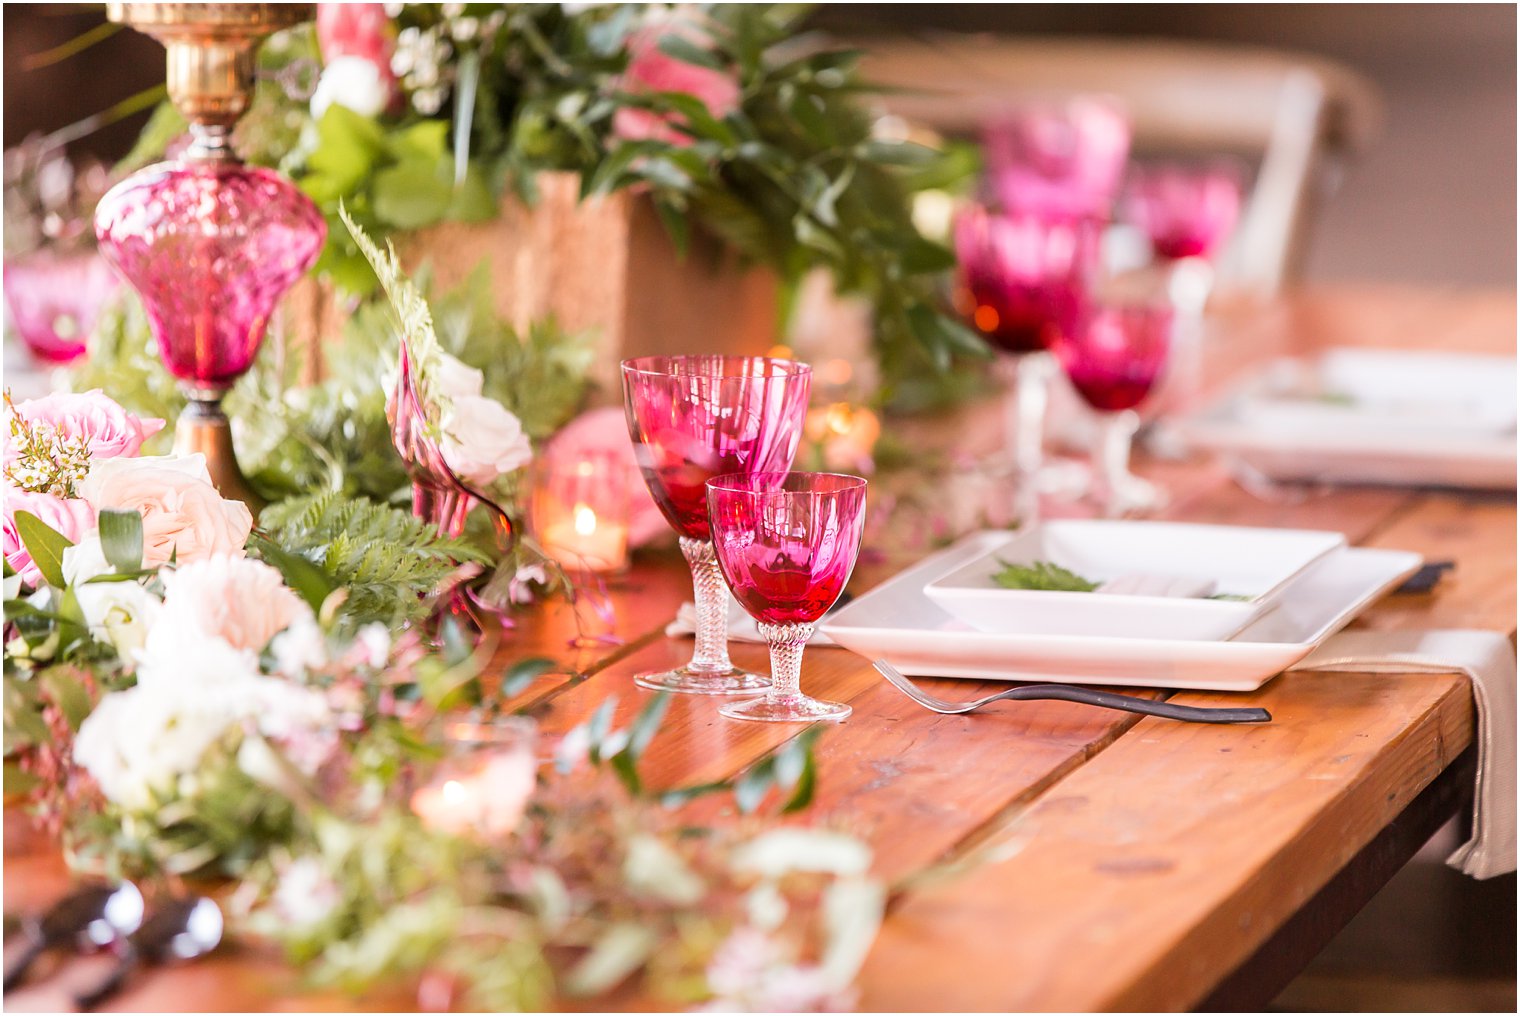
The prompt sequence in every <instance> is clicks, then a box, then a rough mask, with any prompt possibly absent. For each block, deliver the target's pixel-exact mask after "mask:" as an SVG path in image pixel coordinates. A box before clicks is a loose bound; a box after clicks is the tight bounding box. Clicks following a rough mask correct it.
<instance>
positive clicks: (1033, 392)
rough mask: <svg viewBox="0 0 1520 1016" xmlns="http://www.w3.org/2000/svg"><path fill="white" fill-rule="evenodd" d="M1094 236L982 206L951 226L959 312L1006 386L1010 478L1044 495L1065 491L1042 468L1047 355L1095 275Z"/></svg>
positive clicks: (1090, 228) (1080, 227)
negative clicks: (989, 349) (991, 354)
mask: <svg viewBox="0 0 1520 1016" xmlns="http://www.w3.org/2000/svg"><path fill="white" fill-rule="evenodd" d="M1099 238H1100V228H1099V225H1098V223H1097V222H1096V221H1094V220H1091V219H1061V218H1057V219H1051V218H1046V217H1043V216H1040V215H1035V214H1029V213H1009V212H1001V211H995V210H992V209H989V208H987V207H985V206H983V205H970V206H968V207H966V208H965V209H964V210H962V212H961V213H960V215H959V216H958V217H957V219H956V222H955V252H956V258H957V260H958V261H959V262H960V276H961V285H962V304H963V305H964V306H965V307H966V308H967V311H966V313H967V315H968V316H969V317H970V320H971V323H972V325H973V326H974V327H975V328H976V330H977V331H978V332H979V333H980V334H981V335H982V336H983V337H984V338H985V339H986V340H987V341H988V342H989V343H990V344H991V345H992V346H993V347H994V348H995V349H997V350H998V351H999V352H1000V354H1001V356H1000V357H999V364H1000V371H1001V373H1002V374H1003V375H1004V376H1005V378H1006V381H1007V392H1008V394H1007V398H1006V401H1005V407H1006V413H1005V421H1006V424H1005V425H1006V427H1007V444H1008V449H1009V453H1010V455H1011V458H1012V464H1013V470H1014V473H1015V475H1016V476H1018V477H1021V478H1022V479H1024V480H1026V481H1032V486H1033V487H1034V488H1043V489H1045V490H1046V491H1047V492H1055V491H1059V490H1061V489H1063V488H1071V487H1073V486H1075V485H1076V484H1077V483H1079V482H1080V481H1079V480H1078V481H1075V482H1074V481H1073V478H1072V477H1071V475H1070V473H1069V472H1068V473H1067V474H1066V475H1064V476H1063V475H1062V473H1061V472H1060V471H1059V470H1052V469H1051V468H1049V467H1048V466H1047V465H1046V463H1045V457H1044V430H1045V409H1046V402H1047V392H1048V390H1049V384H1050V381H1051V379H1052V378H1053V377H1054V376H1055V373H1056V371H1057V369H1058V368H1057V366H1056V362H1055V360H1054V359H1052V357H1051V355H1050V353H1049V352H1047V350H1049V349H1050V348H1051V347H1052V346H1053V345H1054V344H1055V342H1056V341H1057V340H1058V339H1059V337H1060V335H1061V333H1062V332H1064V331H1066V330H1069V329H1070V328H1071V327H1072V325H1073V323H1074V322H1075V321H1076V319H1077V316H1078V313H1079V312H1080V309H1081V307H1082V305H1083V302H1084V301H1085V300H1086V295H1087V289H1088V285H1089V282H1090V280H1091V278H1092V277H1093V276H1094V275H1095V274H1096V271H1097V268H1098V253H1099Z"/></svg>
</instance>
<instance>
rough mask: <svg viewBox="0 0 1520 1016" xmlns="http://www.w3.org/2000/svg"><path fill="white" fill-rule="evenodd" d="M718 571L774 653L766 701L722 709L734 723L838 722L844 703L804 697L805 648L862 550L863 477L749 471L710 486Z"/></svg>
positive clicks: (846, 713) (844, 712) (719, 479)
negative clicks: (802, 677)
mask: <svg viewBox="0 0 1520 1016" xmlns="http://www.w3.org/2000/svg"><path fill="white" fill-rule="evenodd" d="M707 507H708V516H709V517H710V518H711V520H712V539H713V547H714V548H715V549H716V551H717V554H718V565H719V567H721V568H722V569H723V575H724V577H725V578H727V579H728V584H729V587H730V588H731V589H733V591H734V596H735V597H736V598H737V599H738V600H739V603H740V604H741V605H742V606H743V607H744V609H745V610H747V611H748V612H749V614H750V616H751V617H753V618H754V619H755V620H756V621H757V622H758V623H759V627H760V634H761V636H762V637H764V639H765V641H766V642H767V643H769V644H770V647H771V687H770V690H769V691H767V692H766V693H765V697H764V698H757V699H753V700H751V701H748V702H734V703H730V704H728V705H725V706H722V707H720V708H719V709H718V712H720V713H722V714H723V715H724V716H727V717H729V718H730V719H735V720H768V721H773V722H783V723H811V722H813V721H815V720H842V719H844V718H845V717H847V716H849V715H850V707H849V706H847V705H844V704H843V703H840V702H821V701H819V700H818V699H813V698H809V697H808V696H806V695H804V694H802V690H801V688H800V685H799V682H800V679H801V675H802V651H803V649H804V648H806V646H807V641H808V639H809V638H811V637H812V635H813V625H814V623H815V622H817V621H818V619H819V618H821V617H823V615H824V614H825V613H827V612H828V610H829V608H830V607H832V606H833V605H834V603H835V602H836V601H837V600H838V599H839V594H840V593H842V592H844V587H845V583H847V582H849V581H850V572H852V571H854V569H855V558H856V557H857V556H858V555H859V553H860V536H861V532H862V531H863V530H864V528H865V519H866V481H865V480H862V479H861V478H860V477H858V476H846V475H843V474H840V473H752V474H749V475H743V474H730V475H727V476H719V477H715V478H713V479H711V480H709V481H708V482H707Z"/></svg>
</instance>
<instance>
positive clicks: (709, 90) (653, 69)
mask: <svg viewBox="0 0 1520 1016" xmlns="http://www.w3.org/2000/svg"><path fill="white" fill-rule="evenodd" d="M703 34H704V33H703V32H702V30H701V29H700V28H699V27H698V26H697V25H695V24H693V23H692V22H691V21H689V20H680V19H674V20H666V21H663V22H660V23H657V24H652V25H649V26H648V27H646V28H642V29H640V30H639V31H637V32H634V33H633V34H632V35H631V36H629V38H628V68H627V70H625V71H624V72H623V76H622V78H621V80H620V81H619V82H618V84H619V87H620V88H622V90H623V91H625V92H631V93H633V94H635V95H647V94H649V93H651V92H682V93H684V94H686V95H691V96H694V97H696V98H698V99H700V100H702V104H703V105H704V106H706V107H707V109H708V112H710V113H712V115H713V116H716V117H724V116H727V115H728V114H729V113H732V112H733V111H734V110H735V109H737V108H738V107H739V82H738V80H737V78H735V76H734V75H733V74H730V73H727V72H725V71H718V70H713V69H712V68H710V67H699V66H698V65H696V64H693V63H687V62H686V61H685V60H679V59H677V58H675V57H673V56H671V55H670V54H668V53H665V52H664V51H662V50H661V49H660V40H661V39H663V38H666V37H667V36H676V37H679V38H683V39H686V40H687V41H688V42H692V43H694V44H696V45H698V46H701V45H703V44H704V42H705V41H706V40H705V39H704V38H703ZM684 122H685V118H684V117H682V116H680V115H679V114H665V113H658V112H655V111H654V110H648V109H620V110H618V111H617V113H616V114H614V116H613V118H612V133H613V134H614V135H615V136H617V137H619V138H622V139H624V140H627V141H645V140H655V141H664V142H666V143H667V144H672V145H689V144H691V138H690V137H688V136H687V135H686V134H684V133H682V132H681V131H679V130H677V129H676V128H677V126H679V125H680V124H682V123H684Z"/></svg>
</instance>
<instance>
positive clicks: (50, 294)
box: [5, 248, 121, 364]
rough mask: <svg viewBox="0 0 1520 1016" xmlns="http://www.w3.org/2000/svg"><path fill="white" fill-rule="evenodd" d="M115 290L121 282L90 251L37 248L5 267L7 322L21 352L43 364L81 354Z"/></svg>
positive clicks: (70, 360) (57, 361) (65, 361)
mask: <svg viewBox="0 0 1520 1016" xmlns="http://www.w3.org/2000/svg"><path fill="white" fill-rule="evenodd" d="M120 288H121V279H120V278H118V277H117V275H116V273H115V272H114V271H112V270H111V266H110V265H108V264H107V263H106V262H105V260H104V259H103V258H101V257H100V255H98V254H96V253H95V252H94V251H76V252H74V253H58V252H55V251H52V250H48V249H47V248H43V249H41V250H38V251H35V252H33V253H30V254H25V255H22V256H21V257H18V258H14V259H7V260H6V263H5V305H6V309H7V310H9V311H10V317H11V323H12V324H13V325H14V326H15V328H16V334H17V335H19V336H20V337H21V341H22V342H24V343H26V347H27V348H28V349H30V350H31V351H32V353H33V354H35V355H36V356H37V358H38V359H41V360H44V361H46V362H48V363H60V364H62V363H71V362H73V361H74V360H76V359H78V358H79V357H80V356H82V355H84V352H85V348H86V346H87V343H88V340H89V337H90V335H91V333H92V332H93V331H94V330H95V322H96V320H97V319H98V318H99V316H100V312H101V310H102V308H104V306H105V304H106V303H107V302H108V301H109V300H110V299H111V297H112V296H114V295H115V294H116V291H117V290H118V289H120Z"/></svg>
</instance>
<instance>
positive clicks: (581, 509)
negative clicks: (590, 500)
mask: <svg viewBox="0 0 1520 1016" xmlns="http://www.w3.org/2000/svg"><path fill="white" fill-rule="evenodd" d="M575 531H576V533H577V534H579V535H581V536H590V535H591V534H592V533H594V532H596V512H594V511H592V510H591V507H590V506H589V505H584V504H578V505H576V506H575Z"/></svg>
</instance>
